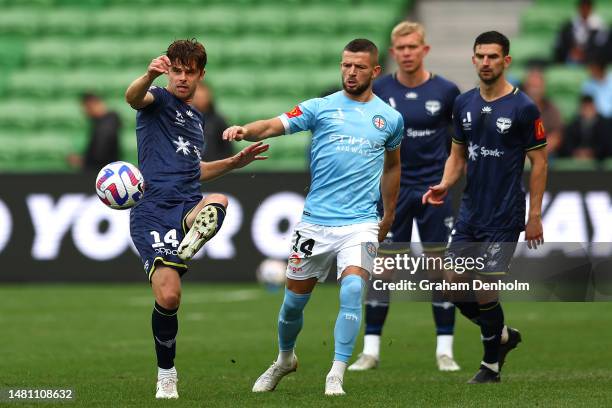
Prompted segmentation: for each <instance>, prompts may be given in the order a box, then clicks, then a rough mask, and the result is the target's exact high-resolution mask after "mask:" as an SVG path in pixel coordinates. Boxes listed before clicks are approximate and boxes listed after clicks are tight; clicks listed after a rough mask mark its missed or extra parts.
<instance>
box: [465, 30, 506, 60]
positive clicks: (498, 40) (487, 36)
mask: <svg viewBox="0 0 612 408" xmlns="http://www.w3.org/2000/svg"><path fill="white" fill-rule="evenodd" d="M481 44H498V45H500V46H501V47H502V53H503V54H504V57H505V56H506V55H508V54H510V40H508V37H506V36H505V35H503V34H502V33H500V32H499V31H487V32H484V33H482V34H480V35H479V36H478V37H476V40H475V41H474V48H473V51H474V52H475V51H476V46H477V45H481Z"/></svg>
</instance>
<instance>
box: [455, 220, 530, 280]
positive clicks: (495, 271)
mask: <svg viewBox="0 0 612 408" xmlns="http://www.w3.org/2000/svg"><path fill="white" fill-rule="evenodd" d="M521 231H522V230H521V229H513V230H501V231H485V230H482V229H478V228H475V227H473V226H471V225H468V224H466V223H464V222H462V221H457V223H456V224H455V226H454V228H453V231H452V232H451V238H450V241H449V243H448V247H447V251H446V255H447V256H449V257H452V258H458V257H461V258H468V257H469V258H472V259H477V258H480V262H479V263H478V267H476V268H473V269H472V271H474V272H476V273H478V274H480V275H485V276H496V275H502V276H503V275H506V274H507V273H508V270H509V269H510V262H511V261H512V256H513V255H514V251H515V250H516V245H517V243H518V239H519V235H520V234H521Z"/></svg>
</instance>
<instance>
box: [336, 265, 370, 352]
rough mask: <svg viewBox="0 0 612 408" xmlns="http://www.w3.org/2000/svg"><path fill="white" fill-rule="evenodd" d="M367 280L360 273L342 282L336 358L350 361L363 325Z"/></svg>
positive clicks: (337, 324) (349, 276)
mask: <svg viewBox="0 0 612 408" xmlns="http://www.w3.org/2000/svg"><path fill="white" fill-rule="evenodd" d="M364 286H365V281H364V280H363V278H361V277H360V276H358V275H347V276H345V277H344V278H342V281H341V283H340V312H339V313H338V319H337V320H336V328H335V329H334V339H335V351H336V353H335V355H334V360H336V361H342V362H344V363H348V361H349V359H350V358H351V355H352V354H353V348H354V347H355V341H356V340H357V335H358V334H359V328H360V326H361V314H362V312H361V306H362V305H361V304H362V296H363V290H364Z"/></svg>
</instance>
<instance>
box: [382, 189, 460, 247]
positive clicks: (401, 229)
mask: <svg viewBox="0 0 612 408" xmlns="http://www.w3.org/2000/svg"><path fill="white" fill-rule="evenodd" d="M427 190H428V186H411V187H408V188H405V187H403V188H401V189H400V195H399V197H398V200H397V207H396V209H395V221H394V222H393V225H392V226H391V233H390V236H389V238H390V241H391V242H410V239H411V238H412V223H413V219H416V223H417V227H418V228H419V236H420V237H421V242H423V244H424V247H425V248H427V249H430V250H443V249H444V248H446V243H447V242H448V236H449V234H450V231H451V228H452V226H453V206H452V203H451V198H450V196H446V198H445V200H444V204H442V205H441V206H438V207H436V206H433V205H429V204H427V205H423V204H422V201H421V200H422V198H423V194H425V192H427ZM380 212H381V213H382V208H381V209H380ZM426 244H429V245H426Z"/></svg>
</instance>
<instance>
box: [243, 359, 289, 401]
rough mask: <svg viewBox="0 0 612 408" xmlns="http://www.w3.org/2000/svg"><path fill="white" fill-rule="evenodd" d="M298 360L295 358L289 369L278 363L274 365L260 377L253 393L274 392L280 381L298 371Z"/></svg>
mask: <svg viewBox="0 0 612 408" xmlns="http://www.w3.org/2000/svg"><path fill="white" fill-rule="evenodd" d="M297 366H298V360H297V357H296V356H293V361H292V364H291V365H290V366H289V367H284V366H282V365H280V364H278V363H277V362H276V361H275V362H273V363H272V365H271V366H270V368H268V369H267V370H266V371H264V373H263V374H262V375H260V376H259V378H258V379H257V381H255V384H254V385H253V392H266V391H274V389H275V388H276V386H277V385H278V383H279V382H280V380H281V379H282V378H283V377H284V376H286V375H287V374H291V373H292V372H294V371H296V370H297Z"/></svg>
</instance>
